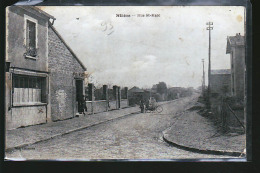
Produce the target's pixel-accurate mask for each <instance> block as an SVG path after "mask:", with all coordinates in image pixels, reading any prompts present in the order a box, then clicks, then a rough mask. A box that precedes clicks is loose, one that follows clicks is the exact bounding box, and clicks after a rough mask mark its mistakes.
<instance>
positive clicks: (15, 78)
mask: <svg viewBox="0 0 260 173" xmlns="http://www.w3.org/2000/svg"><path fill="white" fill-rule="evenodd" d="M39 1H40V0H35V1H34V0H31V1H28V3H29V4H28V5H19V4H18V5H15V6H9V7H7V8H6V47H5V50H6V57H5V129H6V130H5V159H6V160H62V161H66V160H83V161H84V160H85V161H91V160H110V159H111V160H113V159H114V160H126V159H127V160H162V161H163V160H165V161H170V160H173V161H174V160H176V159H186V160H187V159H201V160H203V159H246V156H247V153H246V124H247V122H246V121H247V114H246V97H247V96H246V87H247V86H246V76H247V75H246V64H245V62H246V53H245V52H246V17H245V14H246V8H245V7H244V6H44V4H41V2H42V1H40V2H39ZM34 2H35V4H37V5H36V6H31V5H35V4H34ZM30 3H31V4H30Z"/></svg>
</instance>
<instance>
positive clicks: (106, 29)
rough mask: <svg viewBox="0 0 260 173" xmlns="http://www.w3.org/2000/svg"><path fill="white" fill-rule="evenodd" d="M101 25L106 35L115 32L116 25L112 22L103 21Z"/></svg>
mask: <svg viewBox="0 0 260 173" xmlns="http://www.w3.org/2000/svg"><path fill="white" fill-rule="evenodd" d="M101 27H102V28H103V29H102V31H103V32H104V33H105V34H106V35H110V34H112V33H113V32H114V26H113V25H112V24H111V22H102V23H101Z"/></svg>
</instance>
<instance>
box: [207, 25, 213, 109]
mask: <svg viewBox="0 0 260 173" xmlns="http://www.w3.org/2000/svg"><path fill="white" fill-rule="evenodd" d="M206 25H208V26H207V30H209V68H208V107H209V108H210V82H211V81H210V76H211V61H210V56H211V32H210V31H211V30H213V26H212V25H213V22H207V23H206Z"/></svg>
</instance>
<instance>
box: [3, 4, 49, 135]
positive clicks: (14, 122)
mask: <svg viewBox="0 0 260 173" xmlns="http://www.w3.org/2000/svg"><path fill="white" fill-rule="evenodd" d="M25 16H29V18H33V19H34V20H37V23H38V24H37V26H36V29H37V33H38V34H37V35H36V38H37V48H39V49H38V52H37V56H36V57H35V59H31V58H27V57H25V56H24V53H25V52H26V42H25V32H26V30H25V29H26V28H25V22H26V20H25ZM39 16H41V15H40V14H37V12H36V13H32V12H30V11H28V10H24V9H22V8H20V7H17V6H11V7H8V8H7V9H6V19H7V20H6V57H5V58H6V60H7V61H10V62H11V64H10V66H11V67H15V68H22V69H24V75H28V76H34V74H32V73H31V72H30V70H35V71H44V72H47V58H48V57H47V56H48V53H47V50H48V47H47V24H48V18H47V17H43V16H42V17H39ZM11 72H12V73H13V69H11V70H10V72H6V81H5V84H6V88H5V91H6V93H5V99H6V104H5V108H6V110H5V117H6V129H7V130H10V129H15V128H18V127H21V126H29V125H35V124H41V123H45V122H46V116H47V112H46V108H47V104H46V103H45V104H38V105H34V104H31V103H28V104H27V105H26V106H22V105H20V106H12V102H13V100H12V85H13V84H12V74H11ZM46 76H48V75H46ZM46 78H47V77H46ZM44 87H46V86H44ZM45 96H46V95H44V97H45ZM46 102H48V100H46Z"/></svg>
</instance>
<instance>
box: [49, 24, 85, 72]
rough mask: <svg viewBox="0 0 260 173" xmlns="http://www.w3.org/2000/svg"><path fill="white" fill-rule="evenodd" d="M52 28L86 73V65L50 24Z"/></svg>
mask: <svg viewBox="0 0 260 173" xmlns="http://www.w3.org/2000/svg"><path fill="white" fill-rule="evenodd" d="M49 26H50V28H51V29H52V30H53V31H54V33H55V34H56V35H57V36H58V37H59V39H60V40H61V41H62V42H63V44H64V45H65V46H66V47H67V49H68V50H69V51H70V53H71V54H72V56H73V57H74V58H75V59H76V60H77V61H78V63H79V64H80V65H81V67H82V68H83V69H84V70H85V71H86V70H87V68H86V67H85V66H84V64H83V63H82V62H81V61H80V60H79V58H78V57H77V55H76V54H75V53H74V52H73V50H72V49H71V48H70V47H69V45H68V44H67V43H66V42H65V40H64V39H63V38H62V37H61V35H60V34H59V33H58V31H57V30H56V29H55V28H54V26H53V25H52V24H51V23H50V22H49Z"/></svg>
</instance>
